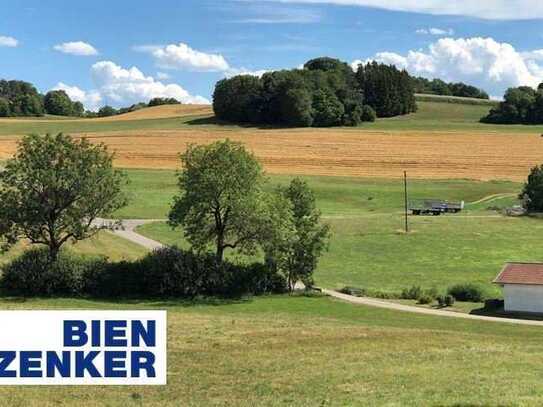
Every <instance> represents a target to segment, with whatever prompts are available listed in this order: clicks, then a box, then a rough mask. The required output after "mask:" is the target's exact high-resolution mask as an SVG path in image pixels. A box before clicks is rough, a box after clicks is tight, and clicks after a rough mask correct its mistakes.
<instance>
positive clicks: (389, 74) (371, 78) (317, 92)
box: [213, 57, 417, 127]
mask: <svg viewBox="0 0 543 407" xmlns="http://www.w3.org/2000/svg"><path fill="white" fill-rule="evenodd" d="M416 108H417V106H416V102H415V95H414V91H413V86H412V84H411V80H410V76H409V74H408V73H407V72H406V71H405V70H403V71H400V70H398V69H397V68H396V67H394V66H391V65H384V64H378V63H376V62H372V63H368V64H366V65H360V66H359V67H358V68H357V70H356V71H353V69H352V68H351V67H350V66H349V65H348V64H347V63H345V62H342V61H340V60H338V59H334V58H328V57H322V58H316V59H312V60H310V61H308V62H307V63H306V64H305V65H304V67H303V69H292V70H282V71H273V72H267V73H265V74H264V75H262V77H261V78H259V77H256V76H251V75H238V76H234V77H232V78H229V79H223V80H221V81H219V82H218V83H217V84H216V86H215V91H214V93H213V109H214V111H215V115H216V117H217V118H218V119H219V120H224V121H228V122H234V123H249V124H257V125H258V124H269V125H283V126H299V127H311V126H313V127H330V126H357V125H359V124H360V123H362V122H365V121H374V120H375V118H376V117H390V116H396V115H401V114H407V113H410V112H414V111H416Z"/></svg>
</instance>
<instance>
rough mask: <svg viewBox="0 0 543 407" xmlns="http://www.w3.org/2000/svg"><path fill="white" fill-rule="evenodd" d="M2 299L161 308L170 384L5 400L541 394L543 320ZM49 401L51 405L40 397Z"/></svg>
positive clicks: (274, 303)
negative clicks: (519, 322) (525, 322)
mask: <svg viewBox="0 0 543 407" xmlns="http://www.w3.org/2000/svg"><path fill="white" fill-rule="evenodd" d="M0 307H1V308H2V309H46V308H70V309H92V308H95V309H148V308H151V309H152V308H159V309H167V310H168V326H169V328H168V358H169V360H168V385H167V386H165V387H153V386H149V387H129V386H118V387H101V386H87V387H86V386H80V387H41V386H36V387H1V388H0V399H1V400H2V403H5V405H20V406H43V405H51V406H52V405H75V404H77V405H83V404H84V405H88V406H97V405H108V406H127V405H145V406H163V405H171V406H178V405H187V406H202V405H206V406H207V405H238V406H254V405H270V406H272V405H273V406H276V405H296V406H302V405H303V406H316V405H322V406H328V405H334V406H336V405H337V406H340V405H341V406H344V405H349V406H350V405H385V404H386V405H402V406H403V405H410V406H420V405H453V404H455V405H468V404H470V405H498V404H500V405H520V404H522V405H540V404H541V403H542V402H543V395H542V394H543V393H542V391H541V390H542V384H541V374H542V373H543V370H542V368H541V366H542V365H543V352H542V350H541V341H542V340H543V331H542V330H541V329H540V328H538V327H527V326H513V325H509V324H499V323H484V322H480V321H464V320H454V319H450V318H439V317H437V318H436V317H429V316H424V315H416V314H407V313H402V312H393V311H389V310H381V309H375V308H368V307H364V306H353V305H350V304H345V303H341V302H338V301H335V300H332V299H329V298H305V297H286V296H285V297H283V296H277V297H263V298H258V299H255V300H252V301H239V302H233V303H230V304H229V303H218V304H207V305H206V304H200V305H194V304H192V305H187V304H182V303H175V302H168V301H164V302H150V301H147V302H145V301H144V302H139V303H126V302H122V301H118V300H116V301H114V302H97V301H85V300H63V299H56V300H27V301H21V300H11V299H8V298H4V299H0ZM45 400H47V402H48V404H44V401H45Z"/></svg>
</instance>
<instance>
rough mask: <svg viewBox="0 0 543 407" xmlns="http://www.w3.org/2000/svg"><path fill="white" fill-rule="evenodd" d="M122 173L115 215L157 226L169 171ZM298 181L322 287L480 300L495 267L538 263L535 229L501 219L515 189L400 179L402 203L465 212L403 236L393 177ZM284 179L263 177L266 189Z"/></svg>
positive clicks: (157, 235) (147, 231)
mask: <svg viewBox="0 0 543 407" xmlns="http://www.w3.org/2000/svg"><path fill="white" fill-rule="evenodd" d="M128 174H129V178H130V180H131V183H130V185H129V193H130V195H131V197H132V202H131V204H130V206H128V207H127V208H125V209H123V210H122V211H120V213H119V216H120V217H124V218H146V219H157V220H160V219H165V218H166V217H167V213H168V210H169V205H170V203H171V201H172V197H173V195H174V194H175V193H176V188H177V187H176V180H175V172H173V171H148V170H130V171H128ZM303 178H304V179H305V180H306V181H307V182H308V183H309V185H310V186H311V188H312V189H313V190H314V192H315V196H316V198H317V204H318V206H319V208H320V210H321V211H322V214H323V218H324V221H325V222H327V223H329V224H330V225H331V227H332V239H331V241H330V247H329V251H328V252H327V253H326V254H325V255H324V256H323V258H322V259H321V261H320V264H319V267H318V270H317V272H316V274H315V278H316V281H317V284H319V285H321V286H323V287H328V288H341V287H343V286H346V285H352V286H357V287H364V288H369V289H374V290H382V291H389V292H396V291H400V290H401V289H403V288H406V287H409V286H411V285H420V286H422V287H425V288H431V287H436V288H438V289H439V290H445V289H446V288H447V287H448V286H450V285H452V284H455V283H463V282H475V283H480V284H482V285H483V286H484V287H485V288H486V289H487V291H488V294H489V295H500V292H499V289H498V287H496V286H494V285H492V284H491V281H492V279H493V278H494V277H495V275H496V274H497V273H498V271H499V270H500V269H501V267H502V265H503V263H504V262H506V261H510V260H519V261H520V260H543V248H542V247H541V245H540V236H541V234H543V221H541V220H539V219H533V218H526V217H522V218H513V217H506V216H503V215H502V214H501V211H500V209H501V208H503V207H507V206H511V205H513V204H516V203H518V202H516V194H518V192H519V191H520V189H521V184H519V183H514V182H509V181H490V182H482V181H470V180H413V181H409V184H408V190H409V197H410V198H414V199H415V198H440V199H447V200H464V201H465V202H466V209H465V210H464V211H463V212H462V213H460V214H457V215H444V216H438V217H433V216H409V218H408V223H409V227H410V233H408V234H405V233H404V230H403V228H404V215H403V205H404V203H403V202H404V201H403V198H404V196H403V181H402V180H401V179H396V180H391V179H364V178H340V177H319V176H311V177H303ZM290 179H291V177H288V176H273V177H270V186H269V188H270V189H273V188H275V187H276V186H277V185H285V184H286V183H287V182H288V181H289V180H290ZM481 200H482V201H481ZM478 201H480V202H478ZM472 202H477V203H472ZM138 231H139V232H140V233H141V234H143V235H145V236H147V237H150V238H152V239H155V240H158V241H160V242H163V243H165V244H170V245H178V246H181V247H188V244H187V242H186V241H185V239H184V237H183V233H182V231H181V230H179V229H177V230H172V229H171V228H170V227H169V226H168V225H167V224H166V223H164V222H155V223H150V224H146V225H144V226H141V227H140V228H139V229H138Z"/></svg>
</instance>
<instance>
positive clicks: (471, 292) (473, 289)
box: [447, 283, 485, 302]
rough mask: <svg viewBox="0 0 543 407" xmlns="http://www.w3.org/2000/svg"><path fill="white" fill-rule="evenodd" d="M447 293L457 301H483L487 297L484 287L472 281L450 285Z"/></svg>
mask: <svg viewBox="0 0 543 407" xmlns="http://www.w3.org/2000/svg"><path fill="white" fill-rule="evenodd" d="M447 293H448V294H449V295H451V296H453V297H454V299H455V300H457V301H471V302H482V301H483V300H484V299H485V295H484V292H483V289H482V288H481V287H480V286H478V285H476V284H472V283H465V284H456V285H454V286H452V287H449V289H448V290H447Z"/></svg>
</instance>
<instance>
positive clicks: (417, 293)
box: [401, 286, 422, 300]
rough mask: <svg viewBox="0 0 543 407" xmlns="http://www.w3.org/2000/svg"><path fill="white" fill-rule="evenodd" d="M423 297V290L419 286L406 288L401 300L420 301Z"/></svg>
mask: <svg viewBox="0 0 543 407" xmlns="http://www.w3.org/2000/svg"><path fill="white" fill-rule="evenodd" d="M421 296H422V288H420V287H419V286H412V287H411V288H405V289H404V290H403V291H402V294H401V298H402V299H404V300H418V299H419V298H420V297H421Z"/></svg>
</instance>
